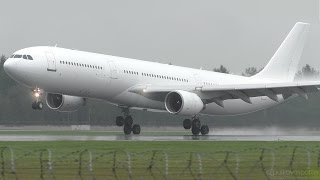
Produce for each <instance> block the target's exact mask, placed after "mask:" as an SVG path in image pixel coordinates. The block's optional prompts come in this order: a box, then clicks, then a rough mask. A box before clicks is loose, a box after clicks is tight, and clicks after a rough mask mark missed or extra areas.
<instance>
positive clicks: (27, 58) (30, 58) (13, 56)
mask: <svg viewBox="0 0 320 180" xmlns="http://www.w3.org/2000/svg"><path fill="white" fill-rule="evenodd" d="M10 58H23V59H26V60H33V58H32V56H30V55H21V54H13V55H12V56H11V57H10Z"/></svg>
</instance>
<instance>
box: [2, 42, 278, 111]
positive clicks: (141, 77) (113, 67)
mask: <svg viewBox="0 0 320 180" xmlns="http://www.w3.org/2000/svg"><path fill="white" fill-rule="evenodd" d="M14 54H21V55H31V56H32V57H33V60H27V59H23V58H10V59H8V60H7V65H6V66H7V68H6V69H7V72H8V74H9V75H10V76H11V77H12V78H13V79H15V80H16V81H18V82H19V83H21V84H23V85H25V86H27V87H30V88H35V87H40V88H42V89H43V90H44V91H45V92H49V93H58V94H65V95H71V96H79V97H85V98H92V99H101V100H104V101H107V102H109V103H112V104H116V105H120V106H122V105H123V106H127V107H132V108H138V109H148V110H160V111H166V108H165V105H164V103H163V102H160V101H155V100H151V99H149V98H146V97H144V96H141V95H139V94H135V93H132V92H129V91H128V90H129V89H130V88H132V87H134V86H137V85H141V84H152V85H194V86H195V87H199V88H201V87H205V86H212V85H224V84H231V83H233V84H250V83H259V79H254V78H248V77H243V76H237V75H230V74H222V73H216V72H212V71H206V70H200V69H192V68H186V67H179V66H174V65H169V64H161V63H156V62H148V61H141V60H135V59H129V58H122V57H115V56H109V55H102V54H96V53H89V52H83V51H78V50H70V49H64V48H58V47H31V48H26V49H22V50H19V51H17V52H15V53H14ZM10 64H11V65H10ZM11 68H12V69H11ZM13 68H14V69H13ZM282 101H283V98H282V96H279V102H275V101H272V100H271V99H270V98H268V97H266V96H260V97H252V98H251V102H252V103H251V104H250V103H246V102H244V101H242V100H241V99H229V100H225V101H224V106H223V107H221V106H219V105H217V104H216V103H209V104H207V105H206V106H205V108H204V110H203V111H202V112H201V114H206V115H237V114H244V113H249V112H254V111H257V110H260V109H264V108H268V107H271V106H274V105H276V104H278V103H280V102H282Z"/></svg>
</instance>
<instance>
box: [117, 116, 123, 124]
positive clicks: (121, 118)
mask: <svg viewBox="0 0 320 180" xmlns="http://www.w3.org/2000/svg"><path fill="white" fill-rule="evenodd" d="M116 125H117V126H123V125H124V118H123V117H122V116H118V117H117V118H116Z"/></svg>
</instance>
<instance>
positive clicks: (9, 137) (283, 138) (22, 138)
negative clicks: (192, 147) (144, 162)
mask: <svg viewBox="0 0 320 180" xmlns="http://www.w3.org/2000/svg"><path fill="white" fill-rule="evenodd" d="M118 140H120V141H190V140H194V141H320V135H207V136H181V135H180V136H178V135H177V136H144V135H128V136H126V135H117V136H113V135H106V136H85V135H80V136H78V135H76V136H72V135H0V141H118Z"/></svg>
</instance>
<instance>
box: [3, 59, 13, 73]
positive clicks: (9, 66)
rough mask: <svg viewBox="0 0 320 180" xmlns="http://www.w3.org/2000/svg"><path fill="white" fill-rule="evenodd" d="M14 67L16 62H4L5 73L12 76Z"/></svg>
mask: <svg viewBox="0 0 320 180" xmlns="http://www.w3.org/2000/svg"><path fill="white" fill-rule="evenodd" d="M13 66H14V62H13V61H11V60H6V62H4V64H3V68H4V71H5V72H6V73H7V74H11V73H12V70H13Z"/></svg>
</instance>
